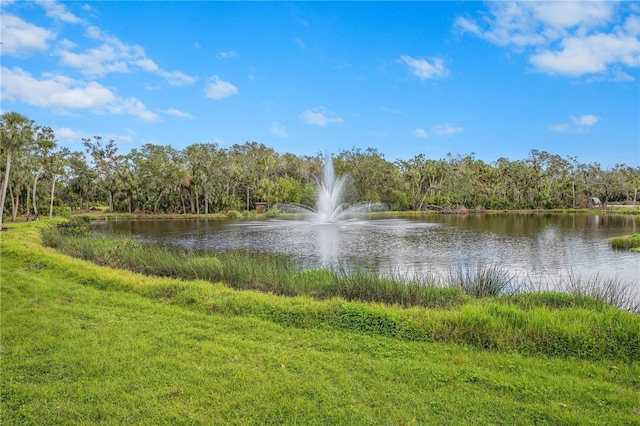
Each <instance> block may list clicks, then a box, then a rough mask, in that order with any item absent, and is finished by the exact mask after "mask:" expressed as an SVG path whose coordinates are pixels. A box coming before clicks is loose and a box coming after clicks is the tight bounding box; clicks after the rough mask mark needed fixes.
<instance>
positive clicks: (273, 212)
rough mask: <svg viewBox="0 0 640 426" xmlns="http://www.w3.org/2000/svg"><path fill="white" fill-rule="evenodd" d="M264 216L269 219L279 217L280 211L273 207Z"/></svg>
mask: <svg viewBox="0 0 640 426" xmlns="http://www.w3.org/2000/svg"><path fill="white" fill-rule="evenodd" d="M264 215H265V216H266V217H269V218H274V217H279V216H280V210H278V209H277V208H275V207H274V208H272V209H269V210H267V212H266V213H265V214H264Z"/></svg>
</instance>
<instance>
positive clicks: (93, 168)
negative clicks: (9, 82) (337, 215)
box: [0, 112, 640, 219]
mask: <svg viewBox="0 0 640 426" xmlns="http://www.w3.org/2000/svg"><path fill="white" fill-rule="evenodd" d="M0 121H1V123H0V124H1V129H0V131H1V136H2V144H1V157H0V158H1V159H2V161H1V164H2V165H1V166H0V167H2V177H3V178H2V179H3V180H2V193H1V196H2V199H1V200H0V209H2V211H3V212H4V213H6V215H7V216H9V214H10V215H11V217H12V218H13V219H15V218H16V216H17V215H27V217H34V216H35V217H37V216H38V215H41V214H43V212H45V213H44V214H59V213H61V212H63V211H65V210H66V211H68V209H69V208H71V209H73V210H77V209H89V208H90V207H91V206H92V205H95V204H102V205H108V206H109V211H112V212H113V211H119V212H165V213H191V214H207V213H213V212H218V211H224V210H229V209H234V210H245V209H247V210H251V209H254V208H255V203H256V202H258V201H261V202H266V203H267V204H268V206H270V207H272V206H277V204H278V203H283V202H286V203H300V204H306V205H313V204H314V202H315V201H314V200H315V190H316V185H317V181H318V180H319V179H321V178H322V163H323V161H324V157H325V154H324V153H321V152H319V153H318V154H316V155H315V156H301V157H300V156H296V155H294V154H290V153H279V152H277V151H276V150H274V149H272V148H269V147H267V146H265V145H263V144H261V143H257V142H246V143H244V144H236V145H233V146H231V147H229V148H225V147H221V146H219V145H217V144H215V143H194V144H192V145H189V146H187V147H186V148H184V149H182V150H179V149H174V148H172V147H171V146H164V145H154V144H146V145H144V146H142V147H141V148H140V149H133V150H131V152H129V153H126V154H124V153H120V152H119V150H118V145H117V143H116V141H114V140H104V139H103V138H102V137H100V136H95V137H93V138H90V139H83V145H84V148H85V149H84V151H76V152H73V151H70V150H69V149H67V148H64V147H60V146H59V145H58V142H57V140H56V136H55V134H54V131H53V130H52V129H51V128H49V127H46V126H41V125H39V124H37V123H35V122H34V121H33V120H30V119H29V118H27V117H25V116H24V115H22V114H20V113H17V112H5V113H3V114H2V116H1V118H0ZM333 164H334V168H335V171H336V173H337V174H340V175H345V174H347V175H349V177H350V179H349V184H348V186H347V188H346V191H345V192H346V194H345V201H346V202H351V203H355V202H359V201H379V202H384V203H387V204H388V205H389V206H390V208H391V209H394V210H420V209H425V208H429V207H431V208H433V207H441V208H442V207H444V208H485V209H533V208H563V207H586V206H587V205H588V202H589V200H590V199H591V197H598V198H599V199H600V200H601V201H602V202H603V204H606V203H611V202H623V201H627V202H631V201H634V200H636V199H637V197H638V188H639V186H640V179H639V178H640V167H630V166H627V165H624V164H617V165H615V166H614V167H611V168H608V169H603V168H602V167H601V166H600V164H598V163H588V164H585V163H581V162H580V161H578V158H577V157H566V158H563V157H561V156H559V155H555V154H551V153H548V152H545V151H538V150H535V149H534V150H531V151H530V153H529V155H528V156H527V158H524V159H519V160H510V159H507V158H499V159H497V160H495V161H494V162H491V163H486V162H484V161H482V160H478V159H476V158H475V155H474V154H468V155H451V154H449V155H447V157H446V158H441V159H431V158H427V157H426V156H425V155H424V154H416V155H415V156H414V157H413V158H410V159H408V160H401V159H398V160H396V161H393V162H391V161H388V160H386V159H385V158H384V155H383V154H381V153H380V152H378V151H377V150H376V149H373V148H368V149H366V150H362V149H360V148H351V149H345V150H343V151H340V152H338V153H333Z"/></svg>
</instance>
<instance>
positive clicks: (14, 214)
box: [11, 186, 20, 222]
mask: <svg viewBox="0 0 640 426" xmlns="http://www.w3.org/2000/svg"><path fill="white" fill-rule="evenodd" d="M19 209H20V186H18V187H17V191H16V202H15V203H14V205H13V212H12V214H11V221H12V222H15V221H16V218H17V217H18V210H19Z"/></svg>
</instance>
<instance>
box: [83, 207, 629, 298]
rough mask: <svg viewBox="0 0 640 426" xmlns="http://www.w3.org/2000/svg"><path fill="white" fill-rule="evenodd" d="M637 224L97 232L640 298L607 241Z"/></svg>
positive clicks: (518, 221) (172, 223)
mask: <svg viewBox="0 0 640 426" xmlns="http://www.w3.org/2000/svg"><path fill="white" fill-rule="evenodd" d="M639 228H640V218H638V217H634V216H605V215H571V214H548V213H530V214H504V215H503V214H491V215H465V216H462V215H427V216H424V217H423V218H419V219H416V218H411V219H373V220H359V219H354V220H348V221H345V222H340V223H335V224H315V223H312V222H306V221H296V220H274V219H271V220H255V221H249V220H235V221H220V220H201V219H193V220H157V219H154V220H122V219H120V220H109V221H104V222H96V223H94V229H95V230H97V231H104V232H117V233H125V234H129V235H131V236H133V237H134V238H136V239H138V240H140V241H142V242H144V243H148V244H159V245H163V246H170V247H178V248H188V249H193V250H208V251H210V250H214V251H219V250H235V249H247V250H252V251H260V252H268V253H279V254H286V255H291V256H293V257H294V258H295V259H296V260H298V261H299V262H300V264H301V265H304V267H316V266H321V265H334V264H336V263H340V264H342V265H346V266H358V267H366V268H371V269H373V270H375V271H378V272H380V273H383V274H384V273H387V272H389V271H393V272H396V273H398V272H399V273H401V274H403V275H405V276H411V275H412V274H424V273H427V272H431V273H432V272H442V271H448V270H451V269H452V268H457V267H459V266H461V267H464V268H467V267H468V268H475V267H477V266H478V265H492V266H499V267H501V268H503V269H506V270H508V271H510V272H512V273H513V274H514V275H516V276H517V277H518V279H520V280H522V281H523V282H524V281H527V282H530V283H534V284H535V285H539V286H540V285H549V283H550V282H557V280H558V279H563V277H567V276H570V275H573V276H577V275H579V276H583V277H590V276H593V275H595V274H598V275H599V276H600V277H601V278H608V277H612V278H617V279H620V280H624V281H625V282H631V283H633V285H635V287H636V289H637V290H638V291H640V253H633V252H629V251H620V250H614V249H612V248H611V247H610V245H609V244H608V242H607V239H608V238H610V237H614V236H621V235H627V234H632V233H637V232H640V230H639Z"/></svg>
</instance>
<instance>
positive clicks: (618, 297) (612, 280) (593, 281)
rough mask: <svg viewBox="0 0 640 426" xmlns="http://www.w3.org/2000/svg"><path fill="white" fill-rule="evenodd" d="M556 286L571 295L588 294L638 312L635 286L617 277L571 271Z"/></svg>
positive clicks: (637, 295) (610, 303)
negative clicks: (581, 274)
mask: <svg viewBox="0 0 640 426" xmlns="http://www.w3.org/2000/svg"><path fill="white" fill-rule="evenodd" d="M556 286H557V288H559V289H560V290H561V291H563V292H565V293H568V294H571V295H577V296H588V297H591V298H593V299H596V300H600V301H602V302H604V303H605V304H607V305H610V306H616V307H618V308H620V309H624V310H626V311H629V312H635V313H640V294H638V291H637V290H636V289H635V286H634V285H633V283H630V282H625V281H623V280H622V279H620V278H617V277H609V278H603V277H601V276H600V275H599V274H597V273H596V274H593V275H590V276H587V277H582V276H579V275H577V274H573V273H572V274H569V275H568V276H567V277H566V278H564V279H561V280H559V282H557V283H556Z"/></svg>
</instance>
